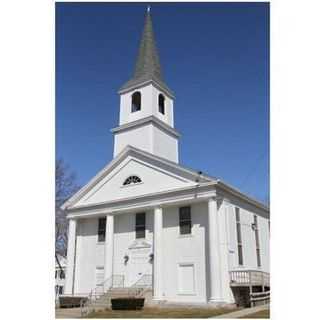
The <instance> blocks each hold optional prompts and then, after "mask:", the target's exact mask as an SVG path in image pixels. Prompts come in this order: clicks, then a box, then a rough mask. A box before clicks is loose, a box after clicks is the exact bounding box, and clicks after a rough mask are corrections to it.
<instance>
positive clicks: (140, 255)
mask: <svg viewBox="0 0 320 320" xmlns="http://www.w3.org/2000/svg"><path fill="white" fill-rule="evenodd" d="M149 260H150V257H149V252H141V251H140V252H134V254H132V255H131V257H130V259H129V261H128V265H127V276H126V278H127V286H128V287H131V286H133V285H134V284H136V283H137V281H139V279H141V278H142V277H143V276H144V275H145V274H152V263H150V261H149Z"/></svg>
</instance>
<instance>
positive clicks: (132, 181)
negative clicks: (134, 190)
mask: <svg viewBox="0 0 320 320" xmlns="http://www.w3.org/2000/svg"><path fill="white" fill-rule="evenodd" d="M140 182H142V181H141V179H140V178H139V177H138V176H130V177H128V178H127V179H126V180H125V181H124V183H123V185H124V186H127V185H129V184H135V183H140Z"/></svg>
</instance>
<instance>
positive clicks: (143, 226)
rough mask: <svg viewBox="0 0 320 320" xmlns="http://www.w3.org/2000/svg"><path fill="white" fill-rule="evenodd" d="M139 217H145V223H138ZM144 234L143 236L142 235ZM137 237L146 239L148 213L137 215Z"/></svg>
mask: <svg viewBox="0 0 320 320" xmlns="http://www.w3.org/2000/svg"><path fill="white" fill-rule="evenodd" d="M139 217H143V222H140V221H138V220H139V219H138V218H139ZM140 232H142V236H141V235H140ZM135 237H136V239H145V238H146V213H145V212H138V213H136V214H135Z"/></svg>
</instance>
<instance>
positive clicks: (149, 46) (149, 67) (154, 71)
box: [120, 6, 172, 95]
mask: <svg viewBox="0 0 320 320" xmlns="http://www.w3.org/2000/svg"><path fill="white" fill-rule="evenodd" d="M150 11H151V7H150V6H148V7H147V12H146V14H145V20H144V28H143V32H142V37H141V41H140V47H139V53H138V57H137V60H136V65H135V70H134V74H133V77H132V78H131V80H129V81H128V82H127V83H125V84H124V86H122V87H121V88H120V92H121V91H123V90H125V89H128V88H131V87H134V86H136V85H139V84H141V83H145V82H147V81H150V80H151V81H154V82H156V83H158V85H160V86H162V87H163V88H164V89H165V90H166V91H169V92H170V93H171V95H172V92H171V91H170V89H169V88H168V87H167V86H166V85H165V83H164V82H163V80H162V72H161V66H160V59H159V54H158V50H157V46H156V42H155V38H154V34H153V27H152V20H151V13H150Z"/></svg>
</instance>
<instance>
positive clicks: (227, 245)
mask: <svg viewBox="0 0 320 320" xmlns="http://www.w3.org/2000/svg"><path fill="white" fill-rule="evenodd" d="M119 95H120V116H119V125H118V126H117V127H115V128H113V129H112V130H111V131H112V133H113V135H114V158H113V160H112V161H111V162H110V163H108V164H107V165H106V166H105V167H104V168H103V169H102V170H101V171H100V172H98V174H97V175H96V176H95V177H93V178H92V179H91V180H90V181H89V182H88V184H87V185H85V186H84V187H83V188H82V189H80V190H79V191H78V192H77V193H76V194H75V195H74V196H72V197H71V198H70V199H69V200H68V201H67V202H66V203H65V204H64V205H63V207H62V208H63V209H64V210H66V212H67V218H68V221H69V238H68V252H67V272H66V284H65V294H69V295H74V296H88V295H89V294H90V293H92V292H93V290H96V288H101V292H103V293H104V294H107V293H108V292H109V291H110V290H112V289H113V288H115V287H125V288H129V287H135V286H136V287H137V286H139V284H143V286H146V287H149V288H150V290H152V299H153V300H154V301H166V302H169V303H170V302H172V303H179V302H181V303H190V304H192V303H217V304H221V303H226V304H232V303H235V302H236V301H237V300H238V299H239V297H241V296H242V295H244V294H246V292H247V291H248V290H250V292H252V290H253V292H255V291H263V290H264V289H265V288H268V287H269V286H270V285H269V233H270V230H269V228H270V223H269V208H268V207H266V206H265V205H263V204H262V203H260V202H258V201H256V200H254V199H252V198H250V197H249V196H247V195H245V194H243V193H242V192H241V191H239V190H237V189H235V188H233V187H232V186H230V185H228V184H226V183H224V182H223V181H221V180H220V179H218V178H215V177H212V176H209V175H206V174H205V173H202V172H199V171H195V170H192V169H190V168H186V167H184V166H183V165H181V164H180V163H179V152H178V149H179V137H180V134H179V132H177V131H176V129H175V128H174V94H173V92H172V91H171V90H170V89H169V88H168V86H167V85H166V84H165V82H164V80H163V76H162V72H161V67H160V61H159V55H158V51H157V48H156V45H155V40H154V34H153V29H152V21H151V15H150V12H149V11H148V12H147V13H146V17H145V23H144V30H143V34H142V39H141V43H140V48H139V52H138V57H137V61H136V65H135V70H134V74H133V76H132V78H131V79H130V80H129V81H128V82H126V83H125V84H124V85H123V86H122V87H121V88H120V90H119ZM194 116H195V117H196V116H197V115H196V114H195V115H194ZM185 147H187V146H185ZM212 147H214V146H212ZM199 165H201V164H199ZM246 290H247V291H246Z"/></svg>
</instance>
